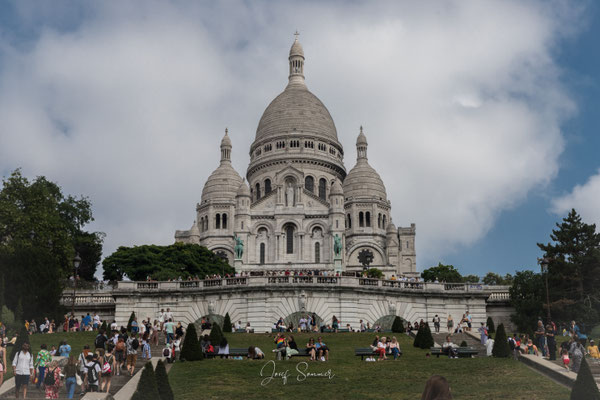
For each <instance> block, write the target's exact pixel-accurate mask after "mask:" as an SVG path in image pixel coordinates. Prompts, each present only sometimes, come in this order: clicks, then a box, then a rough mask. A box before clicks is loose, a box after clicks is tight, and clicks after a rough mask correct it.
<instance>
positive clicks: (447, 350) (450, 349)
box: [442, 335, 458, 358]
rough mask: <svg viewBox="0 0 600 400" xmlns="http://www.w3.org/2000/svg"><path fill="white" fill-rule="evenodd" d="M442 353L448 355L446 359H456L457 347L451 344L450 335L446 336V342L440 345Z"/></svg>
mask: <svg viewBox="0 0 600 400" xmlns="http://www.w3.org/2000/svg"><path fill="white" fill-rule="evenodd" d="M442 352H443V353H444V354H448V358H458V346H457V345H455V344H454V343H452V339H451V338H450V335H447V336H446V341H445V342H444V344H443V345H442Z"/></svg>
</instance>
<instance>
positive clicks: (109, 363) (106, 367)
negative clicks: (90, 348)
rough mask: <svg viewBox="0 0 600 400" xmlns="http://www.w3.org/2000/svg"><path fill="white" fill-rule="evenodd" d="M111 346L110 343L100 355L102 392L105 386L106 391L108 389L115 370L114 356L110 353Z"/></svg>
mask: <svg viewBox="0 0 600 400" xmlns="http://www.w3.org/2000/svg"><path fill="white" fill-rule="evenodd" d="M112 351H113V346H111V345H110V344H109V345H108V348H107V349H106V353H103V354H102V356H101V357H100V363H101V364H102V382H101V383H100V391H101V392H104V388H105V387H106V393H108V392H109V391H110V381H111V379H112V376H113V371H114V370H115V363H116V362H115V356H114V355H113V353H112Z"/></svg>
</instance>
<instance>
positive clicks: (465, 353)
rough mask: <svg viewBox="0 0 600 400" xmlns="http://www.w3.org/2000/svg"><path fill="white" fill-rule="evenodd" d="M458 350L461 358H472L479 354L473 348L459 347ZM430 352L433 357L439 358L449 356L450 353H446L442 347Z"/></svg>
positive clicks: (434, 348) (433, 348) (432, 349)
mask: <svg viewBox="0 0 600 400" xmlns="http://www.w3.org/2000/svg"><path fill="white" fill-rule="evenodd" d="M456 350H457V353H458V357H460V358H471V357H473V356H476V355H477V354H478V353H479V352H478V351H477V350H475V349H474V348H472V347H458V348H457V349H456ZM430 351H431V355H432V356H437V357H438V358H440V356H441V355H448V353H444V351H443V350H442V348H441V347H432V348H431V349H430Z"/></svg>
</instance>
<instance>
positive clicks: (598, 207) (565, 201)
mask: <svg viewBox="0 0 600 400" xmlns="http://www.w3.org/2000/svg"><path fill="white" fill-rule="evenodd" d="M572 208H574V209H575V210H576V211H577V212H578V213H579V215H581V218H582V219H583V221H584V222H586V223H588V224H596V227H597V228H598V229H599V230H600V170H598V173H597V174H596V175H592V176H591V177H590V178H589V179H588V181H587V182H585V183H584V184H583V185H576V186H575V187H574V188H573V190H572V191H571V193H567V194H565V195H563V196H560V197H557V198H555V199H554V200H553V201H552V211H554V212H555V213H556V214H559V215H562V216H565V215H566V214H568V212H569V211H570V210H571V209H572Z"/></svg>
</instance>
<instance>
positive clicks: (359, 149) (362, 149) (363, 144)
mask: <svg viewBox="0 0 600 400" xmlns="http://www.w3.org/2000/svg"><path fill="white" fill-rule="evenodd" d="M367 146H368V143H367V137H366V136H365V134H364V133H363V127H362V125H361V126H360V133H359V134H358V138H356V156H357V160H360V159H361V158H364V159H365V160H366V159H367Z"/></svg>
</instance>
